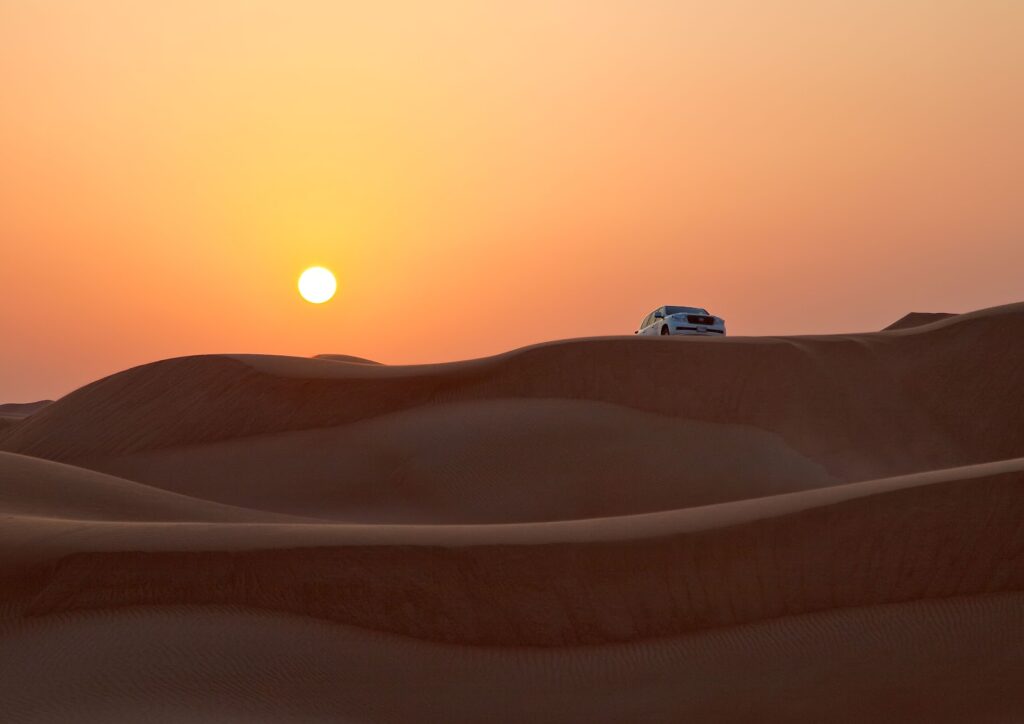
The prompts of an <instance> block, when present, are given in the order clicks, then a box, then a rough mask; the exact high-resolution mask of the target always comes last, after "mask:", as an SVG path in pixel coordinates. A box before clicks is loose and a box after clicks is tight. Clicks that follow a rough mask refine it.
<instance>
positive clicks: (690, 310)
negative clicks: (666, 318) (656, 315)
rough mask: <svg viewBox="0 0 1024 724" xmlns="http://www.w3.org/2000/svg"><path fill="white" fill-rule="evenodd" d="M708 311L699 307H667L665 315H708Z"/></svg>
mask: <svg viewBox="0 0 1024 724" xmlns="http://www.w3.org/2000/svg"><path fill="white" fill-rule="evenodd" d="M707 313H708V310H706V309H699V308H697V307H665V314H707Z"/></svg>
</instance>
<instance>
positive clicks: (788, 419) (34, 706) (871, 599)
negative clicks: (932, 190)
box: [0, 304, 1024, 722]
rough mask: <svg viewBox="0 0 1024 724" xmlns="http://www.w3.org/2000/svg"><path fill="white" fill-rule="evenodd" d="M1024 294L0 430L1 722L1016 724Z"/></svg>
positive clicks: (169, 363)
mask: <svg viewBox="0 0 1024 724" xmlns="http://www.w3.org/2000/svg"><path fill="white" fill-rule="evenodd" d="M1021 360H1024V304H1018V305H1010V306H1005V307H998V308H993V309H987V310H982V311H979V312H973V313H970V314H960V315H955V316H950V315H908V316H907V317H905V318H904V319H902V320H900V321H899V322H897V323H896V324H894V325H892V326H891V327H890V328H889V329H887V330H886V331H882V332H876V333H865V334H856V335H851V334H846V335H832V336H815V337H770V338H743V337H730V338H725V339H704V338H690V339H686V338H667V339H660V338H632V337H631V338H618V337H614V338H592V339H578V340H567V341H561V342H552V343H547V344H543V345H537V346H533V347H528V348H524V349H520V350H515V351H512V352H508V353H506V354H503V355H499V356H496V357H490V358H485V359H479V360H470V361H465V362H456V363H449V364H438V365H422V366H407V367H393V366H387V365H380V364H376V363H371V362H369V361H367V360H362V359H360V358H354V357H349V356H345V355H321V356H320V357H318V358H315V359H304V358H288V357H268V356H253V355H210V356H199V357H187V358H179V359H171V360H165V361H161V362H156V363H153V364H149V365H144V366H142V367H137V368H134V369H130V370H127V371H124V372H121V373H118V374H115V375H112V376H110V377H107V378H105V379H102V380H99V381H97V382H94V383H92V384H90V385H87V386H86V387H83V388H81V389H79V390H77V391H75V392H73V393H71V394H69V395H67V396H66V397H64V398H62V399H60V400H58V401H57V402H55V403H53V404H50V405H46V406H41V407H40V408H39V409H34V410H32V412H31V414H29V415H25V416H19V419H18V420H16V421H13V422H9V423H8V424H6V425H4V426H2V427H0V451H2V452H0V515H2V516H3V525H2V526H0V672H3V674H2V675H0V711H3V712H4V716H3V720H4V721H18V722H20V721H25V722H36V721H38V722H49V721H72V720H74V721H97V722H101V721H138V720H147V721H153V722H163V721H168V722H178V721H210V722H220V721H296V722H304V721H343V722H407V721H431V722H432V721H438V722H480V721H487V722H520V721H539V722H675V721H700V722H704V721H715V722H748V721H765V722H773V721H778V722H822V721H836V722H862V721H892V722H903V721H922V722H1005V721H1017V720H1021V719H1024V363H1022V361H1021Z"/></svg>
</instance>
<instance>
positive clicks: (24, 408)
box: [0, 400, 53, 419]
mask: <svg viewBox="0 0 1024 724" xmlns="http://www.w3.org/2000/svg"><path fill="white" fill-rule="evenodd" d="M51 404H53V400H39V401H38V402H7V403H4V404H2V405H0V417H11V418H17V419H21V418H25V417H28V416H29V415H32V414H35V413H36V412H39V411H40V410H42V409H43V408H44V407H47V406H49V405H51Z"/></svg>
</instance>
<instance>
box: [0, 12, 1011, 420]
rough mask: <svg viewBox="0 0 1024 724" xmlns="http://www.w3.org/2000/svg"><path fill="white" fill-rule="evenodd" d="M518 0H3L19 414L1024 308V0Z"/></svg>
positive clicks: (1, 154) (3, 251) (7, 281)
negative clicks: (385, 371)
mask: <svg viewBox="0 0 1024 724" xmlns="http://www.w3.org/2000/svg"><path fill="white" fill-rule="evenodd" d="M498 5H499V4H498V3H485V2H478V1H476V0H473V1H471V2H470V1H467V2H446V1H443V0H441V1H438V2H429V3H428V2H374V3H346V2H336V1H334V0H322V1H313V0H289V1H288V2H284V1H280V2H267V1H264V2H256V1H253V0H176V1H175V2H167V3H146V2H136V1H135V0H121V1H118V2H114V1H110V0H88V1H84V0H83V1H82V2H69V1H67V0H50V1H47V0H40V1H33V0H0V169H2V170H0V293H2V295H3V303H2V305H0V350H2V353H0V402H4V401H24V400H30V399H35V398H40V397H54V396H58V395H61V394H64V393H66V392H68V391H70V390H71V389H73V388H74V387H77V386H79V385H81V384H84V383H86V382H88V381H91V380H92V379H95V378H97V377H99V376H102V375H105V374H109V373H111V372H114V371H117V370H119V369H123V368H125V367H128V366H131V365H135V364H139V363H142V362H147V361H151V360H154V359H158V358H162V357H169V356H176V355H183V354H194V353H202V352H221V351H227V352H234V351H245V352H268V353H281V354H297V355H310V354H316V353H320V352H334V353H347V354H355V355H360V356H364V357H370V358H373V359H378V360H381V361H384V362H389V363H403V362H423V361H438V360H449V359H456V358H464V357H470V356H480V355H486V354H491V353H495V352H500V351H504V350H507V349H510V348H514V347H517V346H521V345H524V344H529V343H533V342H538V341H542V340H548V339H554V338H562V337H574V336H585V335H597V334H629V333H631V332H632V330H633V329H634V327H635V325H636V322H637V321H638V320H639V319H640V318H641V317H642V316H643V315H644V314H645V313H646V312H648V311H650V309H652V308H654V307H655V306H658V305H660V304H666V303H670V304H691V305H699V306H707V307H708V308H710V309H711V310H712V311H713V312H714V313H716V314H719V315H721V316H723V317H725V318H726V320H727V322H728V324H729V328H730V331H731V332H732V333H734V334H775V333H811V332H824V331H852V330H865V329H875V328H878V327H880V326H883V325H885V324H887V323H888V322H890V321H892V320H893V319H895V318H896V317H899V316H901V315H902V314H903V313H904V312H906V311H910V310H921V311H964V310H968V309H974V308H979V307H985V306H991V305H995V304H1002V303H1006V302H1010V301H1018V300H1021V299H1024V203H1022V199H1024V135H1022V130H1021V129H1024V43H1022V42H1021V38H1022V37H1024V3H1021V2H1017V0H962V1H949V2H943V1H942V0H930V1H927V2H925V1H923V0H922V1H917V0H901V1H900V2H892V1H891V0H858V2H828V1H827V0H807V1H805V2H778V3H768V2H763V1H762V0H749V1H746V2H737V1H733V0H724V1H716V2H710V1H708V2H685V1H683V0H675V1H672V2H659V1H655V0H648V1H647V2H631V3H626V2H603V1H598V0H577V1H572V2H570V1H563V2H550V1H545V2H532V1H526V2H515V3H502V4H500V5H502V6H503V7H501V8H499V7H497V6H498ZM314 264H321V265H324V266H327V267H329V268H331V269H333V270H334V271H335V272H336V273H337V275H338V280H339V293H338V296H337V297H335V299H334V300H333V301H331V302H330V303H328V304H325V305H322V306H314V305H310V304H307V303H305V302H303V301H302V300H301V299H300V298H299V296H298V295H297V293H296V289H295V281H296V278H297V276H298V274H299V272H301V271H302V269H304V268H305V267H307V266H310V265H314Z"/></svg>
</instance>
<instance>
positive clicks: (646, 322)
mask: <svg viewBox="0 0 1024 724" xmlns="http://www.w3.org/2000/svg"><path fill="white" fill-rule="evenodd" d="M653 316H654V312H651V313H650V314H648V315H647V316H646V317H644V321H642V322H640V329H644V328H646V327H649V326H650V325H651V317H653Z"/></svg>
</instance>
